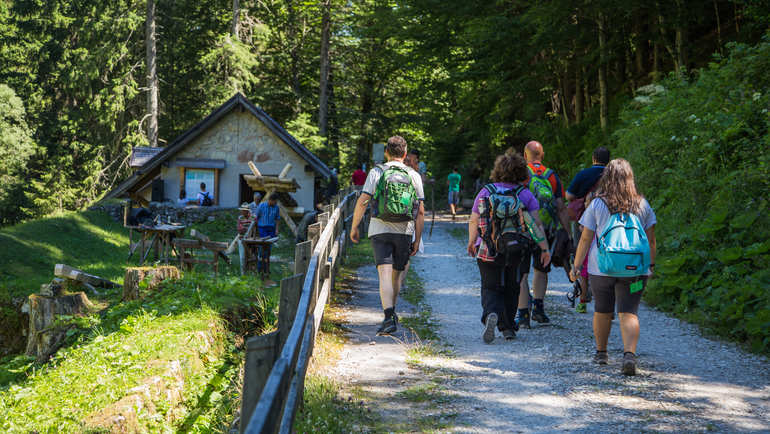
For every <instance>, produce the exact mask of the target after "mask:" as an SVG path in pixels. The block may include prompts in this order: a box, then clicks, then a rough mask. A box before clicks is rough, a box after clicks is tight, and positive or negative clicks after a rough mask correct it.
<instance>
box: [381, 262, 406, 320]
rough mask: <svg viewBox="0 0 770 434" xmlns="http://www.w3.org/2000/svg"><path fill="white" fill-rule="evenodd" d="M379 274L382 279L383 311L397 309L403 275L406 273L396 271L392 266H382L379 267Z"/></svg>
mask: <svg viewBox="0 0 770 434" xmlns="http://www.w3.org/2000/svg"><path fill="white" fill-rule="evenodd" d="M377 274H378V275H379V277H380V302H381V303H382V309H383V310H384V309H388V308H391V307H396V300H397V299H398V292H399V291H400V290H401V275H402V274H404V271H398V270H394V269H393V265H391V264H382V265H378V266H377Z"/></svg>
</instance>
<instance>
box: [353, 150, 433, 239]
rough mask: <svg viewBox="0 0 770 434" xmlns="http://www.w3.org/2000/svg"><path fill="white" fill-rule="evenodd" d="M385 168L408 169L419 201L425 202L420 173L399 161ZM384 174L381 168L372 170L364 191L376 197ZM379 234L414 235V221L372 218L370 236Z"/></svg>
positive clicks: (387, 164)
mask: <svg viewBox="0 0 770 434" xmlns="http://www.w3.org/2000/svg"><path fill="white" fill-rule="evenodd" d="M384 166H398V167H401V168H404V169H406V171H407V173H409V177H410V178H412V184H413V185H414V189H415V190H416V191H417V199H418V200H419V201H423V200H425V193H424V192H423V189H422V178H421V177H420V174H419V173H417V172H415V171H414V170H413V169H412V168H411V167H408V166H406V165H405V164H404V163H401V162H399V161H389V162H387V163H385V164H384ZM382 173H383V170H382V169H380V168H379V167H375V168H373V169H372V170H370V171H369V175H367V177H366V182H365V183H364V188H363V190H362V191H363V192H364V193H368V194H369V195H370V196H372V197H374V191H375V190H376V189H377V183H378V182H379V181H380V176H382ZM377 234H404V235H414V220H410V221H408V222H386V221H383V220H380V219H378V218H376V217H372V220H371V222H370V223H369V236H370V237H371V236H374V235H377Z"/></svg>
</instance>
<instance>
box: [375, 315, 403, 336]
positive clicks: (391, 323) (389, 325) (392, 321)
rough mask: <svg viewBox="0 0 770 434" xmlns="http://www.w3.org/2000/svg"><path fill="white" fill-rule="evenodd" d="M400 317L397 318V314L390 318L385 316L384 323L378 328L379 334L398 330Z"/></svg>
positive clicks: (387, 333)
mask: <svg viewBox="0 0 770 434" xmlns="http://www.w3.org/2000/svg"><path fill="white" fill-rule="evenodd" d="M397 321H398V319H397V318H396V315H393V316H392V317H390V318H385V320H383V321H382V325H380V328H378V329H377V335H379V336H382V335H389V334H391V333H393V332H395V331H396V328H397V327H396V323H397Z"/></svg>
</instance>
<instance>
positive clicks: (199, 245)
mask: <svg viewBox="0 0 770 434" xmlns="http://www.w3.org/2000/svg"><path fill="white" fill-rule="evenodd" d="M174 245H175V246H176V250H177V252H178V253H179V268H181V269H183V270H184V269H187V270H192V268H193V265H194V264H209V265H212V266H213V267H214V275H216V274H217V273H219V258H220V255H221V254H223V252H224V251H225V250H227V243H221V242H217V241H201V240H189V239H186V238H177V239H175V240H174ZM204 250H207V251H209V252H211V257H210V258H209V257H207V256H196V253H200V252H201V251H204Z"/></svg>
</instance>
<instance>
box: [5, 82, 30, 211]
mask: <svg viewBox="0 0 770 434" xmlns="http://www.w3.org/2000/svg"><path fill="white" fill-rule="evenodd" d="M35 150H36V145H35V143H34V141H33V140H32V131H31V130H30V128H29V127H28V126H27V121H26V112H25V110H24V104H23V103H22V101H21V99H20V98H19V97H18V96H16V93H15V92H14V91H13V89H11V88H10V87H8V86H6V85H5V84H0V185H1V186H2V188H0V226H3V225H5V224H8V223H10V222H13V221H16V220H18V219H19V218H21V217H22V214H21V213H22V211H21V207H20V205H21V204H22V203H24V194H23V189H24V186H25V184H26V182H25V181H26V175H27V170H26V166H27V161H28V160H29V159H30V157H31V156H32V155H33V154H34V152H35Z"/></svg>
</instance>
